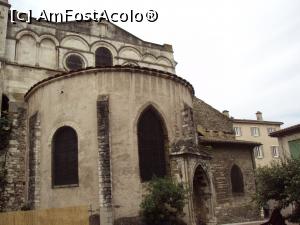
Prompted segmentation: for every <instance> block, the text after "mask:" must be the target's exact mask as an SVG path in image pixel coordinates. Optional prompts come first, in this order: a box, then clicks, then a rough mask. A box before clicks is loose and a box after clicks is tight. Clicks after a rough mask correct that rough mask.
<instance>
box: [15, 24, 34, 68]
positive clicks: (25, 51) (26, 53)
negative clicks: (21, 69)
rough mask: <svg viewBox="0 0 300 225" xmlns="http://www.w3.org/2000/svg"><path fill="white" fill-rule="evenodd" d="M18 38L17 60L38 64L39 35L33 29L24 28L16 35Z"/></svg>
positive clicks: (27, 63) (22, 62)
mask: <svg viewBox="0 0 300 225" xmlns="http://www.w3.org/2000/svg"><path fill="white" fill-rule="evenodd" d="M16 39H17V43H16V51H15V53H16V55H15V61H17V62H18V63H21V64H26V65H31V66H36V64H37V49H38V48H37V43H38V40H39V37H38V35H37V34H36V33H35V32H33V31H31V30H22V31H20V32H19V33H18V34H17V35H16Z"/></svg>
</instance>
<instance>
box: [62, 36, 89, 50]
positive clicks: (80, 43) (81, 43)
mask: <svg viewBox="0 0 300 225" xmlns="http://www.w3.org/2000/svg"><path fill="white" fill-rule="evenodd" d="M72 40H73V41H76V42H77V44H76V45H74V44H71V43H70V42H71V41H72ZM60 46H61V47H67V48H73V49H78V50H83V51H90V45H89V43H88V42H87V41H86V40H85V39H84V38H82V37H81V36H79V35H68V36H66V37H64V38H63V39H62V40H61V42H60Z"/></svg>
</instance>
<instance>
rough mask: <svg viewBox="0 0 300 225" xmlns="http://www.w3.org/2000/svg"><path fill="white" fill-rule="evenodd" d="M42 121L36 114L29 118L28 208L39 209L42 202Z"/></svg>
mask: <svg viewBox="0 0 300 225" xmlns="http://www.w3.org/2000/svg"><path fill="white" fill-rule="evenodd" d="M39 138H40V120H39V114H38V112H36V113H35V114H34V115H32V116H31V117H30V118H29V155H28V165H29V170H28V171H29V174H28V204H29V205H28V206H29V207H30V208H31V209H34V208H38V206H39V202H40V195H39V193H40V182H39V181H40V175H39V174H40V170H39V164H40V163H39V154H40V140H39Z"/></svg>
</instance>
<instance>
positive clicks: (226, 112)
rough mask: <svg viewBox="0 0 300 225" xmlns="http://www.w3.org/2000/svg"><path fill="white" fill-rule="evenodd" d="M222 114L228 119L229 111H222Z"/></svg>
mask: <svg viewBox="0 0 300 225" xmlns="http://www.w3.org/2000/svg"><path fill="white" fill-rule="evenodd" d="M223 114H224V115H225V116H227V117H228V118H229V111H228V110H223Z"/></svg>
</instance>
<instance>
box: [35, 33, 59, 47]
mask: <svg viewBox="0 0 300 225" xmlns="http://www.w3.org/2000/svg"><path fill="white" fill-rule="evenodd" d="M45 39H49V40H51V41H53V43H54V44H55V46H56V47H58V46H59V41H58V40H57V38H56V37H55V36H53V35H51V34H43V35H41V36H40V37H39V38H38V42H39V43H41V42H42V41H43V40H45Z"/></svg>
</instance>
